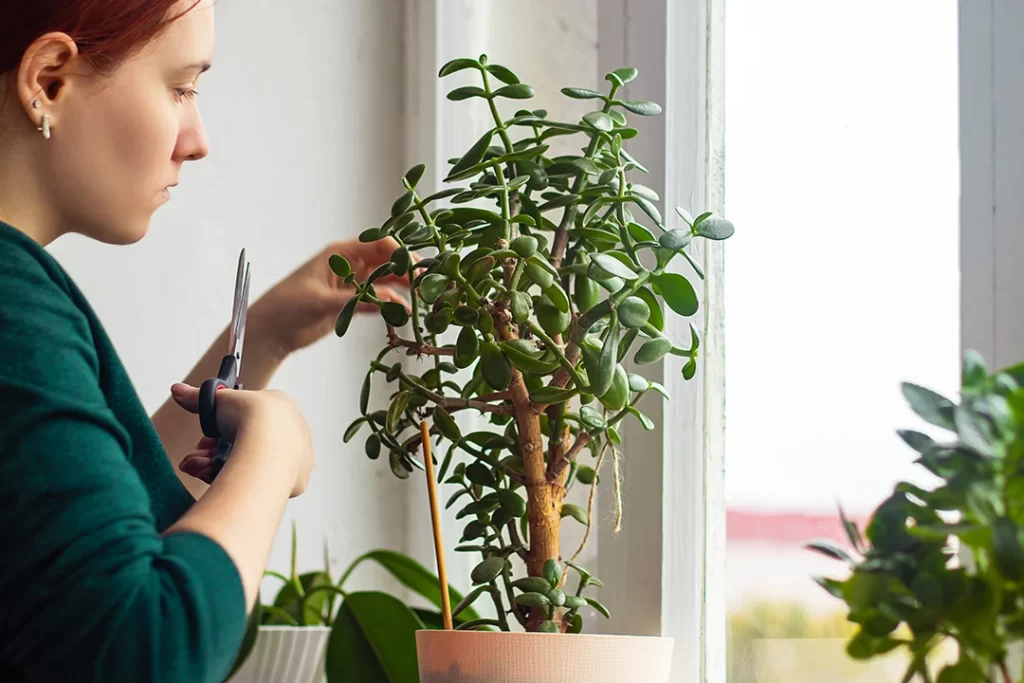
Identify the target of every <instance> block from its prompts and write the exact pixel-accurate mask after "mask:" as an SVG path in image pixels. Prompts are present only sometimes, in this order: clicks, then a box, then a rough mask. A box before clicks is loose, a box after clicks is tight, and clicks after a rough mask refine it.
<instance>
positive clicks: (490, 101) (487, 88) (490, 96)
mask: <svg viewBox="0 0 1024 683" xmlns="http://www.w3.org/2000/svg"><path fill="white" fill-rule="evenodd" d="M480 74H481V75H482V76H483V80H484V92H485V93H487V106H489V107H490V108H491V117H492V118H493V119H494V125H495V127H496V128H497V129H498V135H500V136H501V142H502V143H503V144H504V145H505V153H506V154H511V153H512V150H513V148H512V140H510V139H509V137H508V130H507V129H506V128H505V122H504V121H502V120H501V114H499V113H498V107H497V106H496V105H495V104H494V93H492V92H491V80H490V79H489V78H488V77H487V70H486V69H481V70H480Z"/></svg>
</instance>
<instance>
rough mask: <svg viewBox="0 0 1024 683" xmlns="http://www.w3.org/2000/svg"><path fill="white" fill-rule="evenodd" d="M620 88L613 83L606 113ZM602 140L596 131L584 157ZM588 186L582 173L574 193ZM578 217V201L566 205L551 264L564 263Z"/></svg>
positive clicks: (553, 246) (591, 152)
mask: <svg viewBox="0 0 1024 683" xmlns="http://www.w3.org/2000/svg"><path fill="white" fill-rule="evenodd" d="M616 90H618V86H617V85H615V84H612V88H611V92H610V93H609V95H608V99H607V100H606V101H605V103H604V109H603V111H604V113H606V114H607V113H608V112H609V111H611V109H612V99H613V98H614V97H615V91H616ZM600 142H601V134H600V133H598V132H597V131H594V135H593V136H592V137H591V138H590V145H588V146H587V151H586V153H585V154H584V157H585V158H587V159H591V158H592V157H593V156H594V152H596V151H597V148H598V146H599V145H600ZM586 187H587V174H586V173H580V174H579V175H578V176H577V177H576V182H575V184H573V187H572V194H579V193H581V192H583V190H584V189H586ZM575 218H576V203H575V202H574V203H572V204H570V205H569V206H567V207H565V213H563V214H562V222H561V223H559V224H558V229H557V230H556V231H555V239H554V242H552V244H551V264H552V265H553V266H554V267H555V268H558V267H560V266H561V265H562V258H563V257H564V256H565V247H566V245H567V244H568V243H569V226H570V225H572V222H573V220H574V219H575Z"/></svg>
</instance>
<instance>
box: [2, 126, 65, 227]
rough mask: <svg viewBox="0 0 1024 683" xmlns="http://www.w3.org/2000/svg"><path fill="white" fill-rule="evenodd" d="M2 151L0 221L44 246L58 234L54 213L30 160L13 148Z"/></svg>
mask: <svg viewBox="0 0 1024 683" xmlns="http://www.w3.org/2000/svg"><path fill="white" fill-rule="evenodd" d="M5 147H6V149H5V150H3V151H4V153H3V154H2V155H0V221H3V222H4V223H7V224H8V225H10V226H12V227H14V228H16V229H17V230H20V231H21V232H23V233H25V234H26V235H28V236H29V237H30V238H32V239H33V240H34V241H36V242H38V243H39V244H41V245H42V246H44V247H45V246H48V245H49V244H50V243H51V242H53V241H54V240H55V239H57V238H58V237H60V235H61V234H62V232H61V229H60V220H59V218H58V216H57V213H56V211H55V210H54V207H53V206H52V205H51V203H50V202H49V201H48V200H47V199H46V192H45V190H44V188H43V186H42V183H40V182H38V178H39V176H38V174H37V173H36V169H35V168H34V164H32V162H31V160H30V159H26V158H25V155H22V154H19V153H18V149H17V145H8V146H5Z"/></svg>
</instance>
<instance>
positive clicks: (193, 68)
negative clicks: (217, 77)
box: [180, 61, 212, 75]
mask: <svg viewBox="0 0 1024 683" xmlns="http://www.w3.org/2000/svg"><path fill="white" fill-rule="evenodd" d="M211 66H212V65H211V64H210V62H206V61H203V62H194V63H192V64H188V65H186V66H183V67H181V69H180V71H181V73H193V72H197V75H198V74H202V73H206V72H207V71H209V70H210V67H211Z"/></svg>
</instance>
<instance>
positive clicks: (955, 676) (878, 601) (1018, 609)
mask: <svg viewBox="0 0 1024 683" xmlns="http://www.w3.org/2000/svg"><path fill="white" fill-rule="evenodd" d="M903 394H904V396H905V398H906V399H907V401H908V402H909V404H910V407H911V408H912V409H913V410H914V412H915V413H916V414H917V415H919V416H920V417H921V418H922V419H923V420H924V421H925V422H927V423H928V424H930V425H933V426H934V427H937V428H939V429H940V430H943V431H944V432H945V433H946V436H945V437H944V438H942V439H940V440H934V439H933V438H932V437H931V436H928V435H926V434H923V433H921V432H917V431H901V432H900V433H899V434H900V436H901V437H902V438H903V440H904V441H906V443H907V444H908V445H909V446H910V447H911V448H913V449H914V450H915V451H917V452H918V453H919V454H920V457H919V458H918V459H917V461H916V462H917V463H918V464H920V465H921V466H922V467H924V468H925V469H926V470H927V471H928V472H930V473H931V474H932V475H934V477H935V478H936V479H937V482H938V483H937V485H936V486H935V487H934V488H931V489H924V488H921V487H919V486H915V485H913V484H909V483H906V482H901V483H899V484H898V485H897V486H896V487H895V490H894V491H893V493H892V495H890V496H889V497H888V498H887V499H886V500H885V501H884V502H882V504H881V505H880V506H879V507H878V508H877V509H876V510H875V512H874V513H873V515H872V517H871V519H870V521H869V523H868V525H867V527H866V529H865V532H864V535H863V536H862V535H861V532H860V530H859V529H858V527H857V526H856V525H855V524H853V523H851V522H849V521H848V520H846V518H845V517H843V523H844V526H845V528H846V531H847V535H848V536H849V541H850V544H851V545H852V549H847V548H842V547H839V546H837V545H835V544H833V543H830V542H817V543H813V544H811V546H810V547H811V548H812V549H814V550H817V551H818V552H822V553H824V554H826V555H828V556H830V557H833V558H835V559H838V560H841V561H843V562H845V563H847V564H848V565H849V568H850V570H851V571H850V574H849V576H848V578H846V579H844V580H841V581H840V580H834V579H829V578H822V579H818V581H819V583H820V584H821V585H822V586H823V587H824V588H825V589H826V590H827V591H829V592H830V593H831V594H833V595H835V596H836V597H838V598H840V599H841V600H843V601H845V602H846V604H847V605H848V606H849V615H848V618H849V620H850V621H851V622H854V623H856V624H857V625H858V629H857V630H856V632H855V633H854V635H853V636H852V637H851V638H850V640H849V641H848V643H847V652H848V653H849V655H850V656H851V657H853V658H856V659H870V658H873V657H876V656H879V655H882V654H885V653H887V652H890V651H893V650H896V649H897V648H902V649H905V650H906V651H907V652H908V654H909V660H910V663H909V666H908V668H907V671H906V676H905V677H904V681H911V680H912V679H914V678H915V677H917V678H918V679H919V680H921V681H931V680H932V677H931V672H930V671H929V668H930V667H928V666H927V659H928V656H929V654H930V653H932V652H933V651H935V649H936V648H937V647H939V646H940V645H941V644H942V643H943V642H944V641H949V640H953V641H955V643H956V645H957V649H958V652H959V659H958V660H957V661H956V662H955V663H952V664H949V665H948V666H946V667H944V668H943V669H942V671H941V672H940V673H939V675H938V679H937V681H938V683H961V682H967V681H971V682H973V681H1000V682H1002V683H1010V681H1011V680H1020V678H1016V679H1014V678H1013V677H1011V673H1010V665H1009V661H1008V658H1007V654H1008V649H1009V647H1010V646H1011V644H1013V643H1018V642H1019V641H1021V640H1022V639H1024V365H1018V366H1014V367H1011V368H1007V369H1005V370H1002V371H999V372H994V373H992V374H989V372H988V371H987V369H986V368H985V366H984V363H983V361H982V359H981V358H980V357H979V356H978V355H977V354H976V353H974V352H971V351H968V352H966V353H965V354H964V358H963V371H962V390H961V397H960V402H959V403H957V402H954V401H953V400H950V399H948V398H945V397H943V396H940V395H939V394H936V393H935V392H933V391H930V390H928V389H924V388H922V387H919V386H916V385H913V384H904V385H903ZM840 513H842V511H840ZM1017 674H1018V676H1019V675H1020V671H1017Z"/></svg>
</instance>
